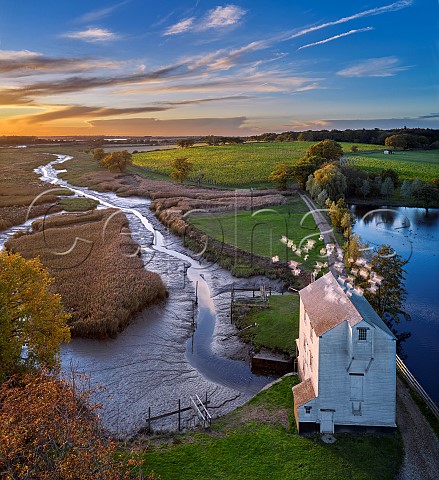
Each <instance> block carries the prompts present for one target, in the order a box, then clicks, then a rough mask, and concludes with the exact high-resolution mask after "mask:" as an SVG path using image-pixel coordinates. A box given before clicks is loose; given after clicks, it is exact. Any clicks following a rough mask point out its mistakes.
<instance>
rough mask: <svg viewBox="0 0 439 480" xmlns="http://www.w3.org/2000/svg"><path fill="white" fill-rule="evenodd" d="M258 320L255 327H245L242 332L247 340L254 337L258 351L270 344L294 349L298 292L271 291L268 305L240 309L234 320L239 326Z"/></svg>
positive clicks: (297, 318)
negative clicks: (280, 293) (276, 293)
mask: <svg viewBox="0 0 439 480" xmlns="http://www.w3.org/2000/svg"><path fill="white" fill-rule="evenodd" d="M255 323H256V326H255V327H252V328H250V329H248V330H243V331H242V332H241V335H240V336H241V338H243V339H244V340H245V341H252V342H253V346H254V348H255V350H256V351H258V350H260V349H261V348H268V349H270V350H273V351H278V352H286V353H289V354H293V353H295V351H296V346H295V339H296V338H298V337H299V296H298V295H290V294H285V295H272V296H271V297H269V307H268V308H264V309H257V308H252V309H250V310H248V311H247V312H241V313H240V314H238V316H237V320H236V322H235V324H236V326H237V328H238V329H243V328H245V327H248V326H249V325H253V324H255Z"/></svg>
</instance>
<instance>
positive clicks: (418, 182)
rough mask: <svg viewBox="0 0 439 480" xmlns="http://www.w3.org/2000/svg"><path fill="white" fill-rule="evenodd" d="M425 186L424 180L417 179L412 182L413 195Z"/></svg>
mask: <svg viewBox="0 0 439 480" xmlns="http://www.w3.org/2000/svg"><path fill="white" fill-rule="evenodd" d="M422 185H423V182H422V180H419V178H415V179H414V180H413V182H412V195H414V194H415V192H417V191H418V190H419V189H420V188H421V187H422Z"/></svg>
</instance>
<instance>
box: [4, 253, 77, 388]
mask: <svg viewBox="0 0 439 480" xmlns="http://www.w3.org/2000/svg"><path fill="white" fill-rule="evenodd" d="M51 284H52V279H51V278H50V276H49V274H48V272H47V270H46V269H45V268H44V267H43V266H42V264H41V262H40V261H39V260H38V259H36V258H35V259H31V260H26V259H24V258H23V257H21V256H20V255H19V254H16V253H11V252H8V251H1V252H0V382H2V381H4V380H5V379H6V378H7V377H8V376H10V375H12V374H15V373H19V372H23V371H26V370H27V371H28V370H29V369H34V368H39V367H48V368H53V367H55V366H57V365H58V353H59V348H60V345H61V343H62V342H68V341H69V340H70V328H69V327H68V325H67V321H68V319H69V318H70V315H69V314H67V313H66V312H64V310H63V306H62V304H61V298H60V296H59V295H57V294H54V293H53V292H51V290H50V286H51Z"/></svg>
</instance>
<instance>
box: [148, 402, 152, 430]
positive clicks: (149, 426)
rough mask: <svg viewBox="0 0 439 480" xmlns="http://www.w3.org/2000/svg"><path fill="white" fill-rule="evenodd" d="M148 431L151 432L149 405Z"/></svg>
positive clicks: (149, 409) (149, 410) (149, 408)
mask: <svg viewBox="0 0 439 480" xmlns="http://www.w3.org/2000/svg"><path fill="white" fill-rule="evenodd" d="M148 433H151V407H148Z"/></svg>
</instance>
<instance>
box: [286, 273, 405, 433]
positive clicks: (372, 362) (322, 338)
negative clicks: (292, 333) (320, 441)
mask: <svg viewBox="0 0 439 480" xmlns="http://www.w3.org/2000/svg"><path fill="white" fill-rule="evenodd" d="M296 345H297V349H298V356H297V363H298V372H299V375H300V379H301V383H300V384H298V385H296V386H294V387H293V395H294V410H295V417H296V423H297V427H298V430H299V433H308V432H320V433H336V432H341V431H353V430H360V431H368V430H372V431H374V430H393V429H394V428H396V339H395V336H394V335H393V334H392V332H391V331H390V330H389V328H388V327H387V326H386V324H385V323H384V322H383V320H382V319H381V318H380V317H379V316H378V315H377V314H376V312H375V311H374V309H373V308H372V306H371V305H370V304H369V302H368V301H367V300H366V299H365V298H364V297H363V296H362V295H358V294H357V293H356V292H353V291H352V289H348V288H347V287H345V286H344V285H343V284H342V283H341V282H339V281H338V280H337V279H336V277H335V276H334V275H333V274H332V273H327V274H326V275H324V276H323V277H321V278H319V279H318V280H317V281H315V282H313V283H311V284H310V285H308V286H307V287H305V288H304V289H302V290H301V291H300V327H299V338H298V339H297V340H296Z"/></svg>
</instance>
